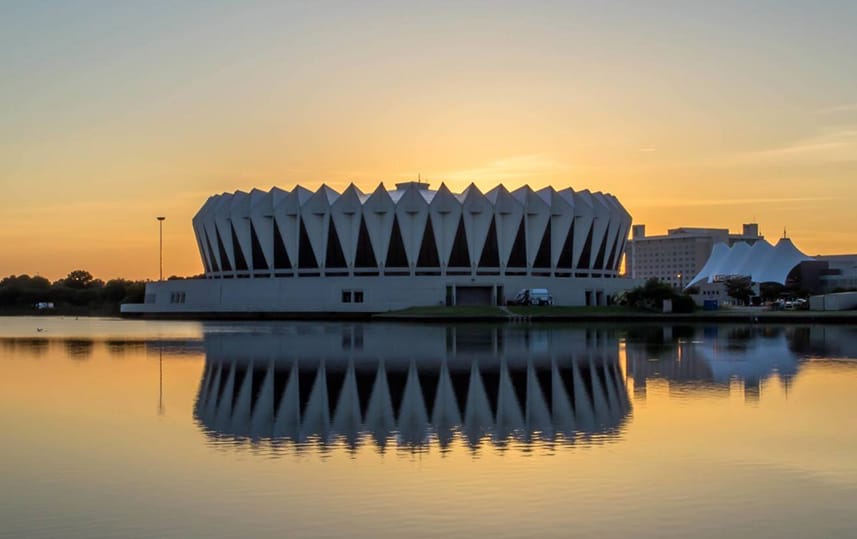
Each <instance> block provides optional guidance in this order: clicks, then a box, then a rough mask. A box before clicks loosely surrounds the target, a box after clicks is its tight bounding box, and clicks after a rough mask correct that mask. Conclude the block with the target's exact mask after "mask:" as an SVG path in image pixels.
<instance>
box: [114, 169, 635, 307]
mask: <svg viewBox="0 0 857 539" xmlns="http://www.w3.org/2000/svg"><path fill="white" fill-rule="evenodd" d="M630 226H631V216H630V215H629V214H628V212H627V211H626V210H625V208H623V207H622V205H621V204H620V203H619V201H618V200H617V199H616V197H614V196H612V195H610V194H604V193H597V192H596V193H591V192H589V191H587V190H584V191H573V190H572V189H570V188H566V189H562V190H555V189H554V188H552V187H547V188H544V189H541V190H538V191H534V190H532V189H531V188H529V187H521V188H519V189H516V190H514V191H511V192H510V191H508V190H507V189H506V188H505V187H503V186H502V185H500V186H497V187H495V188H494V189H491V190H490V191H488V192H487V193H484V194H483V193H482V192H480V191H479V189H478V188H477V187H476V186H475V185H472V184H471V185H470V186H469V187H468V188H467V189H465V190H464V191H463V192H462V193H458V194H456V193H452V192H451V191H450V190H449V189H448V188H447V187H446V186H445V185H441V186H440V188H439V189H437V190H431V189H429V186H428V184H426V183H419V182H406V183H399V184H397V185H396V188H395V189H393V190H387V189H385V187H384V185H383V184H381V185H379V186H378V187H377V188H376V189H375V190H374V191H373V192H371V193H363V192H362V191H360V189H358V188H357V187H356V186H355V185H353V184H352V185H350V186H349V187H348V188H347V189H345V190H344V191H343V192H342V193H337V192H336V191H334V190H333V189H331V188H330V187H327V186H324V185H323V186H322V187H321V188H319V189H318V190H317V191H310V190H308V189H305V188H303V187H300V186H297V187H295V188H294V189H292V190H291V191H284V190H282V189H279V188H276V187H275V188H273V189H271V190H270V191H267V192H265V191H260V190H257V189H253V190H252V191H251V192H249V193H245V192H241V191H237V192H235V193H224V194H221V195H214V196H212V197H210V198H209V199H208V201H206V203H205V204H204V205H203V206H202V208H201V209H200V210H199V212H198V213H197V214H196V216H195V217H194V219H193V229H194V233H195V235H196V240H197V243H198V246H199V251H200V255H201V258H202V263H203V267H204V268H205V278H204V279H187V280H174V281H160V282H153V283H149V284H148V285H147V287H146V300H145V303H143V304H129V305H123V307H122V311H123V313H125V314H165V315H168V314H199V315H203V314H211V315H247V314H258V315H261V316H264V315H265V314H276V313H377V312H385V311H391V310H397V309H403V308H407V307H411V306H430V305H497V304H502V303H504V302H505V300H506V299H508V298H511V297H512V296H513V295H514V294H515V293H516V292H517V291H518V290H520V289H523V288H547V289H548V290H549V291H550V293H551V295H552V296H553V298H554V304H556V305H604V304H606V303H607V302H608V300H609V299H608V298H610V297H611V296H613V295H614V294H616V293H617V292H619V291H621V290H624V289H625V288H627V284H626V280H624V279H619V278H618V277H619V266H620V263H621V259H622V254H623V252H624V249H625V242H626V239H627V236H628V231H629V229H630Z"/></svg>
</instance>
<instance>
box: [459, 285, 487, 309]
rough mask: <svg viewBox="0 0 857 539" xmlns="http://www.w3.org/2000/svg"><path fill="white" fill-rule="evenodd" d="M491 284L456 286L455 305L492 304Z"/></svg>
mask: <svg viewBox="0 0 857 539" xmlns="http://www.w3.org/2000/svg"><path fill="white" fill-rule="evenodd" d="M493 292H494V287H493V286H456V287H455V304H456V305H489V306H490V305H492V295H493Z"/></svg>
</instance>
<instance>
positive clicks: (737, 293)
mask: <svg viewBox="0 0 857 539" xmlns="http://www.w3.org/2000/svg"><path fill="white" fill-rule="evenodd" d="M726 295H728V296H729V297H730V298H735V300H736V301H738V302H740V303H741V304H742V305H747V304H748V303H749V302H750V297H751V296H752V295H753V285H752V282H751V281H750V278H749V277H731V278H729V279H727V280H726Z"/></svg>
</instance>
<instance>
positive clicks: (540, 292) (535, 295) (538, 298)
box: [507, 288, 553, 305]
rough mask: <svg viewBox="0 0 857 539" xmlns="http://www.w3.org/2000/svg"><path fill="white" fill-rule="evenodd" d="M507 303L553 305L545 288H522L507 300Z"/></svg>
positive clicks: (551, 297)
mask: <svg viewBox="0 0 857 539" xmlns="http://www.w3.org/2000/svg"><path fill="white" fill-rule="evenodd" d="M507 303H508V304H509V305H553V296H551V295H550V292H548V289H547V288H524V289H523V290H519V291H518V293H517V294H515V297H513V298H512V299H510V300H509V301H508V302H507Z"/></svg>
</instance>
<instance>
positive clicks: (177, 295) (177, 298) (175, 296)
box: [170, 292, 186, 303]
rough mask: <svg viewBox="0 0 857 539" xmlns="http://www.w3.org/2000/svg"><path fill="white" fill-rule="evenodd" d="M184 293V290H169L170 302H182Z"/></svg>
mask: <svg viewBox="0 0 857 539" xmlns="http://www.w3.org/2000/svg"><path fill="white" fill-rule="evenodd" d="M185 298H186V294H185V293H184V292H171V293H170V303H184V302H185Z"/></svg>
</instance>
